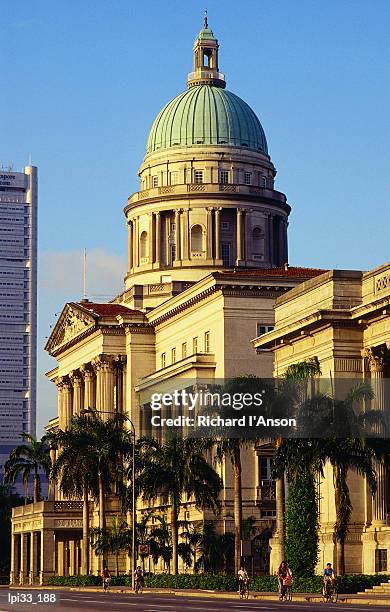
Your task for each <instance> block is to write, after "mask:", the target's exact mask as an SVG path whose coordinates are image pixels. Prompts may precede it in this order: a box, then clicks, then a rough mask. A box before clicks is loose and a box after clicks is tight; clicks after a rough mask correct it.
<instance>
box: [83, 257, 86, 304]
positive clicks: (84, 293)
mask: <svg viewBox="0 0 390 612" xmlns="http://www.w3.org/2000/svg"><path fill="white" fill-rule="evenodd" d="M86 301H87V249H84V289H83V302H86Z"/></svg>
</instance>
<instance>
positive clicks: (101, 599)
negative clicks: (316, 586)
mask: <svg viewBox="0 0 390 612" xmlns="http://www.w3.org/2000/svg"><path fill="white" fill-rule="evenodd" d="M19 593H20V598H22V599H23V597H22V595H24V596H25V597H24V602H21V601H20V599H19V603H18V602H17V600H15V603H11V602H10V596H12V595H13V596H16V597H17V596H18V591H16V590H12V591H8V590H6V589H1V591H0V612H5V611H7V612H9V611H11V610H15V611H18V612H27V611H29V612H31V609H32V606H33V605H36V606H37V608H39V607H45V608H46V610H50V609H53V608H57V609H60V610H62V611H63V612H67V611H68V610H69V611H72V612H76V611H77V610H91V611H95V610H97V611H98V610H106V611H107V612H123V609H124V608H126V607H127V608H128V609H129V610H134V612H181V611H182V610H186V611H187V610H188V612H202V611H203V612H219V611H223V610H229V611H231V612H257V611H259V610H270V611H271V612H272V611H275V612H277V611H279V610H285V609H286V606H287V607H289V608H291V609H293V610H294V612H301V611H306V610H317V609H323V610H324V609H325V607H336V608H337V610H340V611H341V610H342V611H345V610H351V611H353V610H359V611H365V610H367V611H368V610H371V611H372V610H373V609H374V610H375V611H376V612H385V611H386V612H388V610H389V607H388V606H374V607H373V606H372V605H367V604H365V603H364V602H362V604H359V605H349V604H343V603H338V604H329V605H327V606H325V604H324V603H322V602H320V603H318V604H317V603H300V602H299V603H298V602H297V603H294V602H291V603H287V602H283V603H280V602H278V601H275V602H273V601H265V600H255V599H250V600H248V601H242V600H240V599H239V598H238V596H237V600H232V599H219V598H217V597H207V596H202V597H197V596H196V597H188V596H187V597H186V596H182V595H180V596H179V595H172V594H167V595H161V594H151V593H144V594H143V595H140V596H136V595H129V594H126V593H85V592H74V591H47V592H46V595H47V596H48V597H50V596H51V601H50V600H49V601H47V602H46V603H45V602H44V595H45V591H40V590H39V591H38V590H36V591H27V590H25V591H20V592H19ZM30 594H31V597H32V599H29V598H28V597H27V599H26V596H27V595H30ZM39 595H40V597H39ZM54 600H55V601H54Z"/></svg>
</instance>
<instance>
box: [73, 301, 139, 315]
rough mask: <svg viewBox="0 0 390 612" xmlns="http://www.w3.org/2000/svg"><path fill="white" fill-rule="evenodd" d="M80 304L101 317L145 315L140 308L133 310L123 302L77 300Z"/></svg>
mask: <svg viewBox="0 0 390 612" xmlns="http://www.w3.org/2000/svg"><path fill="white" fill-rule="evenodd" d="M77 305H78V306H81V307H82V308H85V310H89V311H90V312H92V313H93V314H96V315H98V316H99V317H116V316H118V315H122V314H123V315H132V314H134V315H143V314H144V313H143V312H141V311H140V310H131V309H130V308H127V306H123V305H122V304H95V303H93V302H77Z"/></svg>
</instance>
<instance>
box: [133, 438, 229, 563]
mask: <svg viewBox="0 0 390 612" xmlns="http://www.w3.org/2000/svg"><path fill="white" fill-rule="evenodd" d="M209 446H210V444H208V445H207V443H206V442H205V441H204V440H202V439H196V440H195V439H189V438H186V439H173V440H169V441H167V442H163V443H160V442H158V441H157V440H152V439H144V440H143V443H142V446H141V447H140V453H141V463H142V468H141V470H140V473H139V474H138V476H137V485H138V487H139V491H140V492H141V494H142V496H143V498H144V499H146V500H149V501H150V500H152V499H155V498H156V497H157V496H158V495H161V494H165V495H168V496H169V499H170V505H171V532H172V562H173V568H172V569H173V573H174V574H177V571H178V525H179V512H180V505H181V501H182V497H183V495H187V497H188V498H190V497H192V498H193V499H194V501H195V505H196V507H197V508H201V509H204V508H210V509H212V510H213V511H215V512H216V511H217V510H218V509H219V504H218V496H219V493H220V491H221V489H222V481H221V479H220V477H219V476H218V474H217V473H216V471H215V470H214V469H213V467H212V466H211V465H210V464H209V463H208V462H207V460H206V459H205V457H204V452H205V450H206V449H207V447H209Z"/></svg>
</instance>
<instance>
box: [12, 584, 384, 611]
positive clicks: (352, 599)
mask: <svg viewBox="0 0 390 612" xmlns="http://www.w3.org/2000/svg"><path fill="white" fill-rule="evenodd" d="M6 588H7V587H6ZM9 588H11V589H15V590H18V591H20V590H22V589H23V590H32V589H34V590H35V589H37V590H41V591H42V590H43V591H49V590H50V591H72V592H77V591H82V592H84V593H101V592H102V591H103V589H102V588H101V587H95V586H94V587H65V586H64V587H62V586H45V587H41V586H31V587H29V586H23V587H17V586H12V587H9ZM110 592H111V593H118V594H119V593H126V594H127V595H129V594H130V595H131V594H134V593H133V591H132V589H131V588H130V587H126V586H113V587H111V588H110ZM144 593H145V594H146V593H149V594H156V595H164V594H165V595H175V596H177V597H215V598H216V599H233V600H236V599H237V598H238V594H237V593H233V592H231V591H203V590H190V589H150V588H147V589H145V590H144ZM277 597H278V595H277V593H270V592H254V591H252V592H250V594H249V599H257V600H264V601H277ZM293 601H296V602H308V603H309V602H312V603H315V602H317V603H319V602H321V601H322V595H321V594H320V593H293ZM339 602H340V603H344V604H366V605H372V606H375V605H376V606H389V609H390V595H386V594H384V593H378V594H374V593H364V594H359V595H357V594H344V595H343V594H339Z"/></svg>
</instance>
